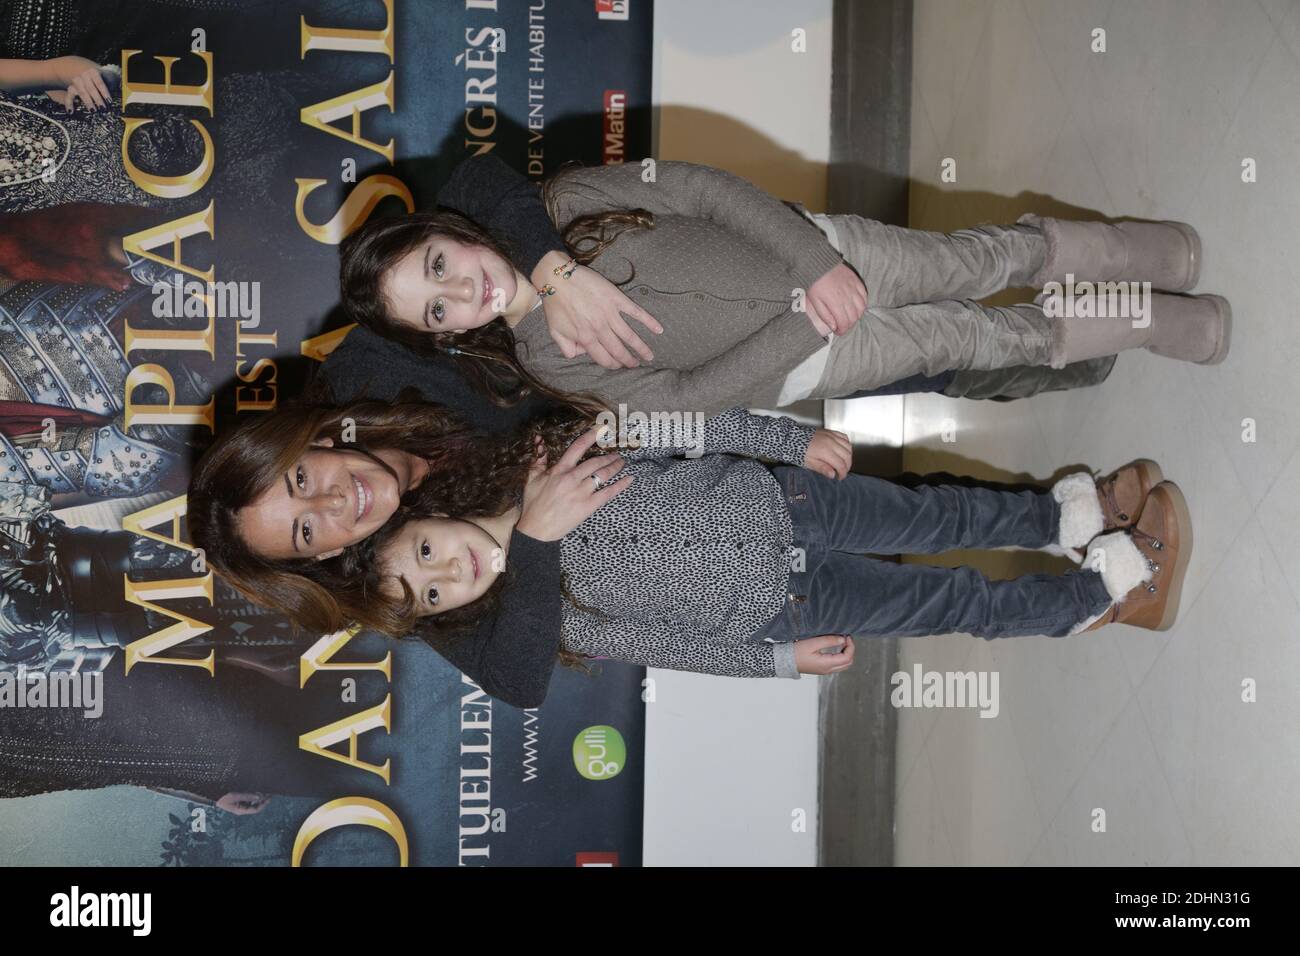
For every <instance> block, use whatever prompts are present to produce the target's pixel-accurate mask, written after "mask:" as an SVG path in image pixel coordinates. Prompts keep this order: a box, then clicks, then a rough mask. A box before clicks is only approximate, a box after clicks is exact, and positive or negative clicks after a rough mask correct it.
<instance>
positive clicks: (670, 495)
mask: <svg viewBox="0 0 1300 956" xmlns="http://www.w3.org/2000/svg"><path fill="white" fill-rule="evenodd" d="M575 427H576V424H575V423H570V424H569V425H567V426H563V427H562V426H560V425H557V424H556V423H551V424H548V425H546V426H545V427H544V428H543V429H542V434H543V436H544V437H545V438H546V440H547V443H548V447H549V446H555V445H558V444H559V443H560V438H559V435H561V434H562V433H564V431H565V429H566V428H567V430H568V432H570V433H571V432H572V431H573V429H574V428H575ZM642 437H643V438H644V437H645V436H644V435H643V436H642ZM651 437H652V440H651V441H648V442H644V441H643V444H642V445H641V447H640V448H637V449H633V450H630V451H627V452H625V453H624V454H625V457H626V458H627V459H628V464H627V466H626V468H625V471H627V472H629V473H630V475H631V483H630V485H629V487H628V489H627V490H626V491H625V492H624V493H623V494H622V495H620V496H619V497H618V498H615V499H613V500H612V501H611V502H610V503H609V504H608V505H606V506H605V507H604V508H602V509H601V510H600V511H598V512H597V513H596V514H594V515H592V517H590V518H588V519H587V520H586V521H584V522H583V523H582V524H581V525H579V526H578V527H577V528H576V529H575V530H574V531H572V532H570V533H569V534H566V535H565V536H564V537H563V539H562V540H561V556H560V564H561V569H562V571H563V575H564V581H563V586H562V588H563V604H562V647H563V649H564V650H565V651H568V652H570V653H573V654H580V655H585V656H607V657H612V658H617V659H621V660H626V661H631V662H634V663H639V664H645V665H651V666H655V667H666V668H674V669H679V670H693V671H703V672H706V673H712V674H722V675H729V676H735V677H798V675H799V674H800V673H829V672H833V671H835V670H839V669H842V668H843V667H845V666H848V664H849V663H851V660H852V658H851V647H852V645H851V643H849V642H845V643H844V647H845V649H846V652H847V653H848V654H849V655H850V656H849V657H847V658H842V657H838V658H830V657H828V656H826V655H825V654H824V653H823V652H825V651H827V650H828V649H832V650H833V649H834V646H835V645H837V644H839V643H840V642H839V641H837V640H835V639H833V638H827V639H824V640H819V641H810V642H807V643H799V642H803V641H804V640H805V639H806V638H810V637H813V636H815V635H829V634H844V635H853V636H883V635H895V636H917V635H928V634H946V633H951V632H965V633H970V634H974V635H977V636H981V637H986V638H994V637H1008V636H1013V635H1023V634H1045V635H1053V636H1060V635H1067V634H1076V633H1079V632H1080V631H1083V630H1085V629H1091V628H1094V627H1097V626H1100V625H1101V624H1104V623H1111V622H1122V623H1128V624H1133V625H1135V626H1138V627H1146V628H1152V629H1165V628H1168V627H1170V626H1172V624H1173V622H1174V619H1175V617H1176V615H1177V609H1178V600H1179V593H1180V589H1181V585H1182V580H1183V577H1184V575H1185V573H1186V569H1187V562H1188V558H1189V556H1190V552H1191V526H1190V522H1189V518H1188V512H1187V508H1186V503H1185V502H1184V500H1183V497H1182V494H1181V493H1180V492H1179V490H1178V488H1177V487H1176V486H1175V485H1174V484H1172V483H1171V482H1166V481H1163V480H1162V476H1161V474H1160V471H1159V468H1158V467H1157V466H1156V465H1155V464H1154V463H1152V462H1148V461H1140V462H1136V463H1134V464H1132V465H1129V466H1126V467H1124V468H1122V469H1120V470H1119V471H1117V472H1116V473H1114V474H1113V475H1111V476H1108V477H1107V478H1106V479H1103V480H1102V481H1101V482H1100V483H1099V484H1095V483H1094V481H1093V479H1092V478H1091V477H1090V476H1088V475H1087V474H1072V475H1069V476H1067V477H1065V478H1063V479H1061V480H1060V481H1058V482H1056V483H1055V485H1053V487H1052V488H1051V489H1050V490H1044V491H1042V492H1032V491H1015V492H1013V491H999V490H991V489H988V488H970V487H963V486H957V485H936V486H922V487H918V488H905V487H902V486H900V485H897V484H894V483H892V482H888V481H884V480H881V479H877V478H870V477H866V476H862V475H855V474H850V473H849V472H848V467H849V453H850V447H849V443H848V440H847V439H846V438H845V437H844V436H842V435H840V434H838V433H836V432H829V431H826V430H821V429H813V428H809V427H807V426H804V425H800V424H798V423H796V422H794V421H793V420H791V419H789V418H773V417H765V416H756V415H751V414H749V413H748V412H746V411H745V410H744V409H741V408H734V409H731V410H729V411H727V412H725V413H724V414H722V415H719V416H716V417H715V418H713V419H712V420H711V421H710V422H709V423H708V427H707V429H706V433H705V441H704V454H703V455H702V456H701V457H696V458H690V457H675V456H677V455H679V454H681V453H682V452H683V451H684V448H683V447H681V446H680V445H678V446H670V445H666V444H664V442H663V440H662V436H658V437H655V436H651ZM514 454H515V455H516V456H517V457H516V460H515V462H514V467H513V469H511V468H507V467H504V465H503V467H501V468H499V469H497V470H495V471H494V473H493V474H492V475H481V476H476V478H477V479H478V480H477V481H476V482H474V483H473V484H472V485H467V486H465V491H464V492H463V494H462V495H460V496H459V497H458V498H457V499H456V500H452V501H449V502H448V505H449V506H450V507H448V508H447V509H446V510H447V511H448V512H449V513H450V516H438V515H433V514H423V515H422V514H419V513H413V512H412V511H410V510H409V509H407V510H403V511H399V512H398V513H397V514H395V516H394V518H393V519H391V520H390V521H389V523H388V524H386V525H385V527H384V528H382V529H381V530H380V531H379V532H377V533H376V534H375V535H373V536H372V537H370V538H368V539H367V540H366V541H365V542H364V543H363V544H362V545H361V546H360V548H359V549H357V550H356V551H355V552H354V553H353V555H352V558H351V559H352V561H353V563H354V564H353V566H354V569H355V572H356V575H357V585H356V588H357V593H361V594H365V595H366V596H367V600H369V601H370V602H371V604H372V607H371V612H372V617H373V616H374V615H373V611H374V608H373V604H375V603H386V604H387V605H388V607H389V608H390V609H391V611H392V615H393V617H392V620H393V626H391V627H389V628H388V631H389V633H391V634H393V635H401V634H404V633H408V631H407V629H408V628H409V627H410V626H412V625H414V626H415V628H416V630H417V633H418V634H419V635H420V636H422V637H424V638H425V639H426V640H428V641H429V642H430V643H431V644H433V646H435V647H438V646H440V644H441V643H442V642H443V641H444V640H445V638H446V636H447V635H448V632H449V631H451V630H453V629H454V628H455V627H459V626H463V625H465V624H467V623H471V622H472V621H473V620H474V617H475V613H476V608H478V607H479V606H481V605H482V604H483V603H484V601H485V599H487V600H488V601H489V602H490V600H492V599H494V598H495V597H497V596H498V595H499V594H500V593H501V592H502V591H503V590H506V589H508V581H506V580H505V579H504V578H503V577H502V571H503V570H504V569H505V567H507V566H508V562H509V561H510V560H511V554H510V550H509V545H508V542H509V538H510V532H511V528H512V527H513V525H514V523H515V521H516V520H517V515H518V508H517V506H515V505H514V504H513V503H512V496H513V495H514V494H515V493H516V492H517V490H518V487H519V484H520V481H521V480H522V475H523V474H524V472H525V470H526V468H527V456H526V455H524V454H521V453H520V452H518V451H516V452H515V453H514ZM737 456H744V457H737ZM508 457H509V456H508V455H507V456H506V457H503V459H502V461H503V462H505V461H507V460H508ZM757 457H763V458H768V459H772V460H775V461H778V462H784V463H785V464H783V465H776V466H773V467H770V468H769V467H768V466H766V465H764V464H760V463H759V462H758V461H755V460H754V459H755V458H757ZM792 466H793V467H792ZM797 466H803V467H797ZM827 466H829V467H830V468H831V469H833V473H834V474H835V476H836V478H829V477H826V476H824V475H821V474H818V473H817V471H815V470H811V469H815V468H825V467H827ZM593 473H594V467H593ZM575 480H587V478H586V477H585V476H584V475H582V474H577V475H575ZM601 480H602V479H600V478H599V476H598V477H597V479H596V480H595V481H593V484H594V485H596V486H599V484H600V482H601ZM494 502H495V503H496V504H497V505H498V507H493V503H494ZM1005 546H1016V547H1023V548H1060V549H1082V548H1087V549H1088V553H1089V556H1088V560H1087V561H1086V563H1085V566H1084V567H1083V568H1080V569H1077V570H1071V571H1068V572H1066V573H1064V574H1059V575H1051V574H1031V575H1026V576H1023V577H1020V578H1016V579H1014V580H1006V581H1001V580H990V579H988V578H986V577H984V576H983V575H981V574H980V573H979V572H977V571H975V570H973V569H971V568H964V567H963V568H955V569H951V568H940V567H930V566H924V565H915V564H894V563H891V562H886V561H880V560H875V559H871V558H867V557H863V556H862V555H864V554H866V553H871V554H905V553H916V554H919V553H937V552H942V551H947V550H951V549H956V548H996V547H1005ZM555 597H556V599H557V600H559V599H560V596H559V595H556V596H555Z"/></svg>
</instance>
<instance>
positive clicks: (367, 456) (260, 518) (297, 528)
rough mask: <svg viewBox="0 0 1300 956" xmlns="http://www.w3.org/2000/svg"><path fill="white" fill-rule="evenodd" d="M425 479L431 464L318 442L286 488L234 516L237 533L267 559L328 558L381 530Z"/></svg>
mask: <svg viewBox="0 0 1300 956" xmlns="http://www.w3.org/2000/svg"><path fill="white" fill-rule="evenodd" d="M428 473H429V463H428V461H427V460H425V459H424V458H422V457H420V456H418V455H413V454H411V453H410V452H406V451H402V450H400V449H396V448H382V449H379V450H377V451H375V452H370V451H367V450H365V449H361V448H347V447H343V448H335V447H334V442H333V440H332V439H330V438H322V439H318V440H317V441H315V442H313V443H312V445H311V447H309V448H308V449H307V451H305V452H303V453H302V455H300V456H299V457H298V458H297V460H295V461H293V462H291V463H290V464H289V467H288V468H286V469H285V471H284V473H283V475H282V476H281V477H282V478H283V481H277V482H273V483H272V484H271V487H270V488H268V489H267V490H266V491H265V492H263V493H262V494H261V495H259V496H258V497H257V498H256V499H255V500H254V501H252V502H251V503H249V504H248V505H246V506H245V507H243V508H242V509H240V510H239V512H238V513H237V514H236V517H235V525H236V529H237V531H238V533H239V535H240V537H241V538H243V539H244V540H245V541H246V542H248V545H249V546H250V547H251V548H252V549H253V550H255V551H257V552H258V553H259V554H261V555H263V556H265V557H268V558H315V559H317V560H321V559H323V558H332V557H334V556H335V555H337V554H339V553H340V552H341V551H342V550H343V549H344V548H346V547H347V546H348V545H350V544H355V543H356V542H357V541H359V540H361V539H362V538H364V537H366V536H367V535H369V534H371V533H372V532H374V531H375V530H376V529H377V528H379V527H380V525H382V524H383V523H384V521H385V520H387V518H388V516H389V515H391V514H392V513H393V512H394V511H395V510H396V509H397V504H398V502H399V501H400V500H401V497H402V495H403V494H405V493H406V492H407V491H409V490H410V489H412V488H413V487H415V486H416V485H418V484H419V483H420V482H421V481H423V480H424V478H425V476H426V475H427V474H428Z"/></svg>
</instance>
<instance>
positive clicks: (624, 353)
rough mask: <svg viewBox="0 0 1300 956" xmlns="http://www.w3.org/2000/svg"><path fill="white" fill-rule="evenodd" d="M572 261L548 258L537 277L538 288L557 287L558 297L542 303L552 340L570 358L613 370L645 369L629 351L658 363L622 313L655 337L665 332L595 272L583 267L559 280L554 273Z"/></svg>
mask: <svg viewBox="0 0 1300 956" xmlns="http://www.w3.org/2000/svg"><path fill="white" fill-rule="evenodd" d="M568 261H569V257H568V256H566V255H565V254H564V253H563V252H559V251H558V250H557V251H554V252H548V253H547V254H546V255H544V256H542V259H541V261H540V262H538V263H537V268H535V269H534V270H533V274H532V280H533V285H534V286H536V287H538V288H540V287H541V286H544V285H546V284H547V283H550V284H551V285H553V286H555V290H556V292H555V295H548V296H544V297H543V298H542V310H543V311H544V312H545V313H546V326H547V328H548V329H549V330H550V332H551V338H553V339H555V344H556V345H558V346H559V347H560V349H561V351H563V352H564V355H565V357H566V358H574V357H576V356H579V355H582V354H583V353H586V354H587V355H589V356H591V360H592V361H593V362H595V363H596V364H597V365H599V366H601V367H602V368H608V369H615V368H624V367H625V368H636V367H637V365H639V364H640V363H639V362H637V360H636V358H635V357H633V355H632V353H631V352H629V351H628V349H629V348H632V349H635V350H636V352H637V354H638V355H640V356H641V357H642V358H643V359H645V360H646V361H647V362H648V361H650V360H651V359H653V358H654V357H655V356H654V353H653V352H651V351H650V349H649V347H648V346H647V345H646V344H645V343H644V342H642V341H641V339H640V338H639V337H638V336H637V334H636V333H635V332H633V331H632V328H631V326H629V325H628V324H627V322H626V321H624V319H623V316H621V315H620V314H619V313H620V312H626V313H627V314H628V315H630V316H631V317H632V318H634V319H636V320H637V321H639V322H640V323H641V324H642V325H644V326H645V327H646V328H648V329H649V330H650V331H651V332H654V333H655V334H658V333H660V332H662V331H663V330H664V328H663V326H662V325H660V324H659V323H658V322H656V321H655V319H654V316H652V315H651V314H650V313H649V312H647V311H646V310H645V309H643V308H641V307H640V306H639V305H637V304H636V303H635V302H633V301H632V300H631V299H629V298H628V297H627V296H626V295H624V294H623V291H622V290H621V289H619V287H618V286H616V285H614V284H613V283H612V282H610V281H609V280H608V279H606V278H605V277H604V276H602V275H601V274H600V273H599V272H596V271H595V270H594V269H588V268H586V267H585V266H578V267H577V269H575V270H574V273H573V275H571V276H569V278H567V279H564V278H561V277H560V276H557V275H555V274H554V272H553V271H552V270H553V269H555V267H556V266H562V265H564V264H565V263H566V262H568Z"/></svg>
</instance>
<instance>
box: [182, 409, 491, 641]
mask: <svg viewBox="0 0 1300 956" xmlns="http://www.w3.org/2000/svg"><path fill="white" fill-rule="evenodd" d="M349 420H351V423H353V425H354V426H355V427H354V428H348V429H346V430H345V425H346V424H347V423H348V421H349ZM345 433H346V434H347V435H348V437H350V438H353V439H354V440H353V441H350V442H348V443H347V444H346V445H344V444H342V436H343V435H344V434H345ZM471 438H472V433H471V432H470V430H469V429H468V428H466V427H465V426H464V425H463V424H461V423H460V421H459V420H458V419H456V418H455V417H454V416H452V415H451V414H450V413H448V412H447V411H446V410H445V409H443V408H441V407H440V406H436V405H429V404H425V403H409V402H398V403H395V404H391V405H390V404H387V403H383V402H356V403H353V404H351V405H348V406H346V407H332V406H321V405H316V406H309V405H298V406H285V407H283V408H281V409H280V410H278V411H276V412H274V413H271V414H267V415H264V416H260V417H258V418H256V419H254V420H251V421H249V422H246V423H243V424H241V425H240V427H237V428H235V429H232V430H230V431H228V432H226V433H225V434H224V435H222V436H221V437H219V438H218V439H217V440H216V442H214V443H213V445H212V447H211V448H210V449H209V450H208V451H207V453H206V454H204V456H203V457H202V458H201V459H200V460H199V462H198V465H197V466H196V468H195V470H194V474H193V476H192V478H191V482H190V491H189V498H188V511H187V522H188V526H189V533H190V540H191V541H192V542H193V543H194V544H195V545H196V546H197V547H199V548H202V549H203V553H204V555H205V558H206V560H207V561H208V563H210V564H211V565H212V566H213V567H214V568H215V569H216V570H217V571H218V572H219V573H220V574H221V575H222V576H223V577H224V578H225V579H226V580H227V581H229V582H230V584H231V585H233V586H234V587H235V588H237V589H238V590H239V591H241V592H242V593H243V594H244V595H245V596H247V597H248V598H249V599H250V600H253V601H255V602H257V603H258V604H262V605H264V606H267V607H271V608H274V609H276V610H278V611H281V612H282V613H284V614H286V615H287V616H288V617H290V618H291V619H292V620H294V621H296V622H298V623H299V624H301V625H302V626H304V627H307V628H309V629H312V630H322V631H328V630H330V627H329V624H330V623H331V622H332V621H333V620H335V619H336V616H337V613H336V610H335V600H334V596H333V594H332V593H331V588H330V587H329V584H330V583H331V579H330V574H329V569H328V568H327V567H325V565H324V564H323V563H322V561H323V559H325V558H329V557H332V556H334V555H336V554H338V553H339V552H340V551H341V550H342V549H343V548H346V547H347V546H349V545H351V544H355V543H357V542H358V541H360V540H362V539H363V538H365V537H366V536H367V535H369V534H370V533H372V532H373V531H374V530H375V529H377V528H378V527H380V526H381V525H382V524H383V523H384V522H385V521H387V520H388V518H389V517H391V516H392V514H393V512H394V511H396V509H397V507H398V504H399V502H400V501H401V498H402V496H403V495H404V494H406V493H407V492H408V491H410V490H411V489H412V488H415V487H416V486H418V485H420V484H421V483H423V482H424V481H426V479H427V478H428V476H429V474H430V470H431V468H436V467H437V466H438V464H439V463H440V462H443V461H445V460H447V459H448V458H452V457H454V458H455V459H456V460H457V461H459V462H460V463H461V464H462V465H463V464H465V463H466V462H468V461H470V460H471V459H472V456H473V454H474V451H473V449H474V447H475V445H474V443H473V442H472V441H471ZM336 441H338V442H339V443H340V444H339V445H338V446H336V444H335V442H336Z"/></svg>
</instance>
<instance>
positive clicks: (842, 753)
mask: <svg viewBox="0 0 1300 956" xmlns="http://www.w3.org/2000/svg"><path fill="white" fill-rule="evenodd" d="M833 35H834V38H835V46H834V50H833V52H832V55H831V168H830V172H829V178H828V184H827V185H828V192H827V197H828V201H827V208H828V211H830V212H838V213H856V214H858V215H860V216H867V217H868V218H871V219H878V220H880V221H882V222H891V223H897V224H899V225H906V224H907V208H908V205H907V204H908V173H909V162H910V144H911V103H912V2H911V0H835V4H834V29H833ZM904 400H905V399H904V396H901V395H892V396H882V397H878V398H865V399H855V400H853V401H828V402H826V403H825V410H824V417H825V421H826V427H827V428H833V429H836V430H838V431H843V432H846V433H847V434H848V435H849V437H850V438H851V439H852V440H853V445H854V462H853V464H854V470H855V471H860V472H863V473H866V474H873V475H896V474H899V473H900V472H901V471H902V465H903V412H904ZM897 667H898V640H897V639H896V638H885V639H876V640H868V639H862V640H859V641H857V650H856V655H855V662H854V666H853V667H852V668H851V669H850V670H849V671H846V672H844V673H842V674H838V675H836V676H835V677H833V678H830V679H828V680H824V681H823V686H822V691H821V699H820V703H819V722H820V726H821V742H822V743H821V761H820V778H819V784H818V794H819V804H820V812H819V814H818V820H819V834H818V848H819V852H818V864H819V865H821V866H890V865H893V862H894V777H895V746H896V740H897V731H898V715H897V712H896V711H895V710H894V708H893V707H892V706H891V705H890V703H889V693H890V690H891V687H890V684H889V679H890V675H892V674H893V673H894V672H895V671H896V670H897Z"/></svg>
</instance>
